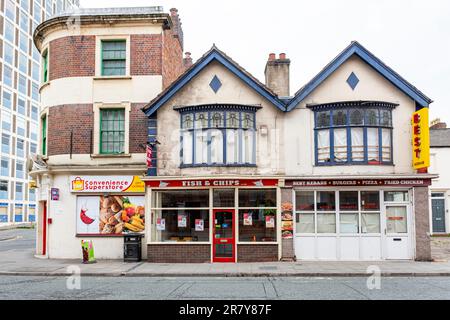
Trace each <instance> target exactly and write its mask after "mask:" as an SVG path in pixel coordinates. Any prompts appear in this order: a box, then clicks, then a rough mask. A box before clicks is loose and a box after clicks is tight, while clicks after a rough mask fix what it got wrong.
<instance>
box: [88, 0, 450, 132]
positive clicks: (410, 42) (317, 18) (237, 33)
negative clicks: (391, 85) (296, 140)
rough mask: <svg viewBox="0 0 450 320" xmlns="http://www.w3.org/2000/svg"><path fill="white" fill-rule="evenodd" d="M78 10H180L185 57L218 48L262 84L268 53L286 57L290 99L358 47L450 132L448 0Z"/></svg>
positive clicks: (180, 0)
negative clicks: (408, 86)
mask: <svg viewBox="0 0 450 320" xmlns="http://www.w3.org/2000/svg"><path fill="white" fill-rule="evenodd" d="M81 6H82V7H85V8H87V7H132V6H163V7H164V10H165V11H166V12H169V10H170V8H177V9H178V13H179V15H180V18H181V22H182V24H183V31H184V44H185V45H184V50H185V51H189V52H191V53H192V57H193V59H194V61H195V60H196V59H198V58H199V57H200V56H201V55H202V54H203V53H204V52H206V51H207V50H209V49H210V48H211V46H212V45H213V44H216V46H217V47H218V48H219V49H221V50H223V51H225V52H226V53H227V54H228V55H229V56H230V57H231V58H233V59H234V60H235V61H236V62H238V63H239V64H240V65H241V66H243V67H244V68H245V69H246V70H247V71H249V72H250V73H252V74H253V75H254V76H256V77H257V78H258V79H260V80H262V81H263V80H264V67H265V64H266V61H267V58H268V55H269V53H271V52H274V53H277V54H279V53H286V54H287V56H288V58H290V59H291V95H293V94H294V93H295V92H296V91H297V90H298V89H300V88H301V87H302V86H303V85H304V84H305V83H307V82H308V81H309V80H310V79H311V78H313V77H314V76H315V75H316V74H317V73H318V72H319V71H320V70H321V69H322V68H323V67H324V66H325V65H326V64H327V63H329V62H330V61H331V60H332V59H333V58H334V57H336V56H337V55H338V54H339V53H340V52H341V51H342V50H343V49H344V48H345V47H347V46H348V45H349V44H350V42H351V41H352V40H357V41H359V42H360V43H361V44H362V45H363V46H365V47H366V48H367V49H368V50H370V51H371V52H372V53H373V54H375V55H376V56H377V57H378V58H380V59H381V60H383V62H385V63H386V64H387V65H388V66H390V67H391V68H392V69H394V70H395V71H396V72H398V73H399V74H400V75H402V76H403V77H404V78H405V79H406V80H407V81H409V82H410V83H412V84H413V85H414V86H416V87H417V88H419V89H420V90H421V91H422V92H423V93H425V94H426V95H427V96H428V97H430V98H431V99H433V100H434V103H433V104H432V105H431V108H430V112H431V115H430V118H431V119H435V118H440V119H441V120H442V121H445V122H447V124H448V125H449V126H450V1H448V0H427V1H426V0H339V1H336V0H314V1H312V0H277V1H273V0H272V1H269V0H227V1H223V0H189V1H187V0H81ZM263 82H264V81H263Z"/></svg>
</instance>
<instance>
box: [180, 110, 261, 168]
mask: <svg viewBox="0 0 450 320" xmlns="http://www.w3.org/2000/svg"><path fill="white" fill-rule="evenodd" d="M232 109H233V108H232ZM232 109H231V110H227V111H225V110H214V109H212V110H208V108H206V109H205V110H201V111H196V112H191V111H188V112H185V111H182V110H180V111H181V148H182V157H181V162H182V166H195V165H220V166H238V165H255V164H256V155H255V143H256V142H255V139H256V135H255V127H256V125H255V112H256V110H254V111H253V112H243V111H239V110H232Z"/></svg>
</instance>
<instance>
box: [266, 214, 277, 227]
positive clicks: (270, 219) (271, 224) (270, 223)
mask: <svg viewBox="0 0 450 320" xmlns="http://www.w3.org/2000/svg"><path fill="white" fill-rule="evenodd" d="M266 228H267V229H273V228H275V217H274V216H267V217H266Z"/></svg>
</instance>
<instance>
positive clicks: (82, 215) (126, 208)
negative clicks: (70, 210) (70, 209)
mask: <svg viewBox="0 0 450 320" xmlns="http://www.w3.org/2000/svg"><path fill="white" fill-rule="evenodd" d="M144 202H145V197H143V196H116V195H110V196H79V197H78V198H77V212H76V215H77V234H78V235H79V236H80V235H81V236H115V235H117V236H119V235H122V234H124V233H130V232H143V231H144V229H145V220H144V219H145V209H144Z"/></svg>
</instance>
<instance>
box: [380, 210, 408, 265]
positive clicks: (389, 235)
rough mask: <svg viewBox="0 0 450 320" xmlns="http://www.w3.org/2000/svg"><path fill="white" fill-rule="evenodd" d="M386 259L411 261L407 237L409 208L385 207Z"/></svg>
mask: <svg viewBox="0 0 450 320" xmlns="http://www.w3.org/2000/svg"><path fill="white" fill-rule="evenodd" d="M385 212H386V229H385V234H386V242H385V243H386V259H391V260H392V259H399V260H408V259H411V255H410V244H409V237H408V234H409V232H408V229H409V217H408V212H409V206H408V205H386V206H385Z"/></svg>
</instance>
